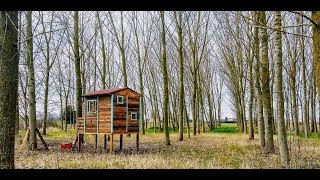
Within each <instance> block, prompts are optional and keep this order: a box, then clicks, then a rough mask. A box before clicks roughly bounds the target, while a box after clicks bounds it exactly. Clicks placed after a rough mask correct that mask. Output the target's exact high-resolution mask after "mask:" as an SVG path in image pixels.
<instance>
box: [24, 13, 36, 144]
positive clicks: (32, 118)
mask: <svg viewBox="0 0 320 180" xmlns="http://www.w3.org/2000/svg"><path fill="white" fill-rule="evenodd" d="M26 19H27V29H26V33H27V67H28V81H29V87H28V89H29V129H30V138H29V140H30V149H31V150H35V149H37V138H36V123H37V121H36V94H35V93H36V92H35V79H34V59H33V35H32V11H28V12H27V14H26Z"/></svg>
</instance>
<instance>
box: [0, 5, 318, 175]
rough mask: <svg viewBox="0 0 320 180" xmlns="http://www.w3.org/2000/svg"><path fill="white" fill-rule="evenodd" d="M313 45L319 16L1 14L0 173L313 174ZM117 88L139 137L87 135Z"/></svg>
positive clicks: (315, 111) (258, 13) (315, 164)
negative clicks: (100, 96) (96, 95)
mask: <svg viewBox="0 0 320 180" xmlns="http://www.w3.org/2000/svg"><path fill="white" fill-rule="evenodd" d="M319 50H320V11H1V12H0V99H1V101H0V169H79V168H80V169H83V168H85V169H124V168H125V169H172V168H174V169H208V168H209V169H265V168H277V169H282V168H308V169H309V168H320V132H319V131H320V92H319V90H320V54H319ZM115 88H130V89H131V90H133V91H135V92H137V93H139V94H140V95H141V98H140V101H139V102H138V103H139V104H140V106H139V113H138V114H135V116H137V117H135V118H136V119H138V122H139V130H138V134H137V136H136V137H137V142H136V140H135V136H133V135H130V134H128V133H123V134H120V135H118V134H115V136H113V134H111V135H110V136H109V135H106V134H97V133H98V129H99V127H98V126H97V131H96V132H97V133H96V135H94V134H90V133H89V132H87V133H86V130H85V128H86V112H87V111H91V110H90V108H91V106H86V105H84V104H85V103H86V102H87V101H86V97H84V96H83V95H85V94H88V93H92V92H96V91H97V92H101V91H100V90H106V91H105V92H111V91H112V90H115ZM110 90H111V91H110ZM122 98H123V97H122ZM126 98H127V99H126V100H127V101H128V95H127V97H126ZM112 100H113V95H112V99H111V100H110V102H111V104H112V107H111V109H112V108H113V101H112ZM89 101H90V100H89ZM91 101H92V102H93V100H91ZM116 101H117V103H118V97H117V98H116ZM122 101H123V99H122ZM101 102H102V101H101ZM94 103H96V101H94ZM126 103H127V107H126V108H127V109H130V107H129V108H128V102H126ZM118 104H119V103H118ZM93 107H94V112H96V111H100V110H99V109H100V105H99V104H98V105H97V104H94V106H93ZM124 107H125V105H124ZM88 108H89V110H88ZM102 109H103V108H102ZM111 111H112V110H111ZM99 113H100V112H99ZM101 113H103V112H101ZM126 113H127V116H128V110H127V112H126ZM83 114H84V136H82V138H81V136H79V128H78V127H79V123H83V121H80V118H81V117H82V118H83ZM108 115H110V114H108ZM112 115H113V111H112V113H111V116H112ZM132 117H133V115H132V113H131V118H132ZM98 120H99V119H97V121H98ZM88 121H89V120H88ZM99 122H100V121H99ZM108 122H109V121H108ZM97 123H98V122H97ZM112 123H113V117H111V132H113V131H114V130H113V129H112V127H113V124H112ZM125 123H126V124H128V120H127V121H126V122H125ZM101 126H102V124H101ZM106 127H110V126H109V125H108V126H106ZM126 128H127V129H126V132H128V125H126ZM116 130H117V129H115V132H116ZM139 134H140V136H138V135H139ZM102 135H104V136H102ZM122 135H124V136H122ZM110 137H111V140H110ZM113 137H114V139H113ZM139 138H140V139H139ZM113 141H115V143H113ZM139 141H140V142H139ZM76 142H77V143H78V144H79V147H78V146H77V144H76ZM103 142H104V145H102V143H103ZM122 142H123V146H122ZM108 143H109V144H108ZM110 143H111V144H110ZM135 143H138V144H137V148H135ZM63 144H72V146H73V147H72V149H71V148H66V149H64V148H62V145H63ZM80 144H82V146H81V147H82V149H81V151H80ZM113 144H114V145H113ZM113 146H114V151H113ZM138 147H139V149H138ZM77 148H79V149H78V150H79V151H80V152H79V151H77V150H74V149H77ZM109 150H110V152H109ZM112 152H113V153H112Z"/></svg>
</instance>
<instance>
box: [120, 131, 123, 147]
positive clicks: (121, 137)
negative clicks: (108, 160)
mask: <svg viewBox="0 0 320 180" xmlns="http://www.w3.org/2000/svg"><path fill="white" fill-rule="evenodd" d="M122 139H123V135H122V134H120V150H121V149H122Z"/></svg>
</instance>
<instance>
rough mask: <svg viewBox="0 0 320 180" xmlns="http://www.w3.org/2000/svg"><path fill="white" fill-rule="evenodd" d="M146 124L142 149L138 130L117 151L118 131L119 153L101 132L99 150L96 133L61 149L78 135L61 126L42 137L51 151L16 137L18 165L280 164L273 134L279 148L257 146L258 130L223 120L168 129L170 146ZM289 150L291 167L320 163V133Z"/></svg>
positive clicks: (156, 166)
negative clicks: (108, 147) (30, 147)
mask: <svg viewBox="0 0 320 180" xmlns="http://www.w3.org/2000/svg"><path fill="white" fill-rule="evenodd" d="M153 131H154V130H153V129H148V130H147V133H146V135H140V149H139V151H138V152H136V150H135V135H132V136H131V137H127V136H126V135H125V136H124V142H123V150H122V151H119V149H118V148H119V135H116V136H115V154H109V152H105V150H104V149H103V139H102V138H103V137H102V136H101V137H99V146H98V150H97V152H95V151H94V149H93V142H94V141H93V137H92V135H85V144H84V145H82V148H81V152H80V153H78V152H77V150H75V151H71V150H61V149H60V144H61V143H70V142H73V141H74V139H75V131H74V130H68V131H67V132H64V131H61V130H60V129H58V128H51V127H50V128H48V131H47V135H46V136H44V138H45V140H46V142H47V144H48V146H49V151H45V150H44V149H43V146H42V144H41V143H40V142H39V145H38V146H39V148H40V150H37V151H34V152H32V151H25V150H22V149H21V148H20V145H19V144H20V143H21V139H22V138H21V137H23V134H24V131H21V132H20V134H21V137H20V141H19V140H17V144H16V153H15V164H16V168H18V169H20V168H23V169H25V168H26V169H29V168H41V169H43V168H46V169H56V168H61V169H69V168H76V169H78V168H86V169H87V168H98V169H104V168H121V169H123V168H126V169H159V168H161V169H171V168H187V169H190V168H194V169H204V168H206V169H207V168H215V169H220V168H241V169H243V168H244V169H247V168H281V166H280V159H279V155H278V154H279V152H278V146H277V136H276V135H275V138H274V140H275V144H276V153H275V154H266V153H265V152H264V151H263V149H261V148H260V146H259V141H258V139H257V134H255V139H254V140H248V135H247V134H242V133H240V132H239V131H238V130H237V129H236V127H235V124H222V127H221V128H218V129H216V130H214V131H212V132H206V133H201V134H197V135H196V136H193V135H192V134H191V138H188V137H187V134H185V135H184V140H183V141H179V140H178V133H170V140H171V145H170V146H167V145H165V143H164V140H165V137H164V133H158V132H157V133H154V132H153ZM288 141H289V149H290V154H291V163H290V168H320V138H319V137H312V138H308V139H305V138H303V137H293V136H289V137H288Z"/></svg>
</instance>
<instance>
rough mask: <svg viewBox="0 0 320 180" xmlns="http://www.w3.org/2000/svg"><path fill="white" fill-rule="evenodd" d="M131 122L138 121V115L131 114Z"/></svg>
mask: <svg viewBox="0 0 320 180" xmlns="http://www.w3.org/2000/svg"><path fill="white" fill-rule="evenodd" d="M131 120H138V113H136V112H131Z"/></svg>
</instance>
